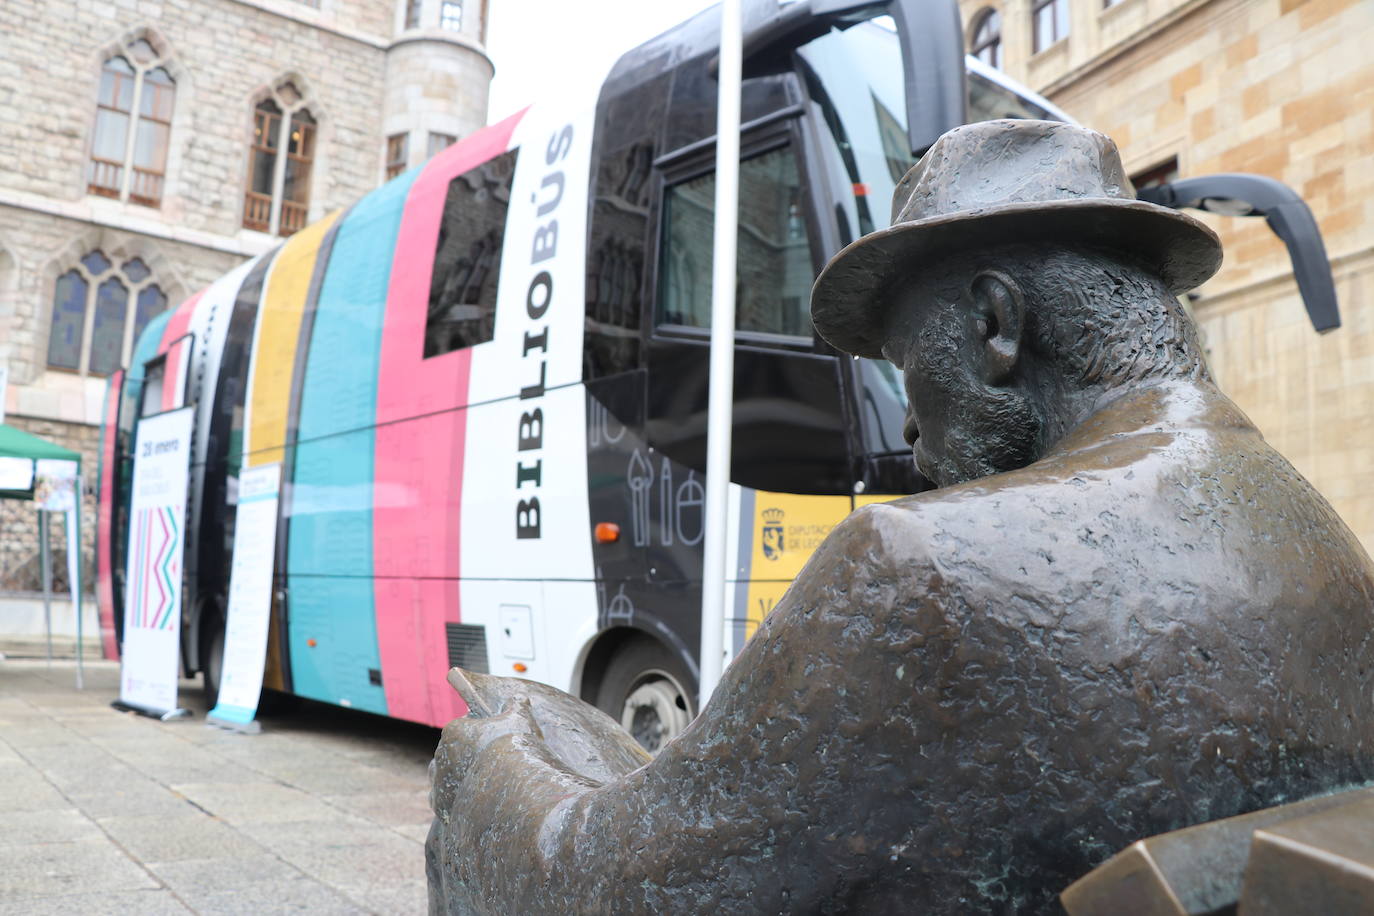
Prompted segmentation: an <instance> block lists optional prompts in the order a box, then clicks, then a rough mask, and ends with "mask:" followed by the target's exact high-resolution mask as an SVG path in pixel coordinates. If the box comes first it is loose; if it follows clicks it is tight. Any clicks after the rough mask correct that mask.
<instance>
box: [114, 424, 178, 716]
mask: <svg viewBox="0 0 1374 916" xmlns="http://www.w3.org/2000/svg"><path fill="white" fill-rule="evenodd" d="M192 419H193V412H192V408H190V407H182V408H180V409H178V410H171V411H167V412H166V413H160V414H156V415H154V416H151V417H144V418H143V419H141V420H139V421H138V427H137V430H136V432H135V436H134V468H133V481H132V488H131V490H130V500H129V549H128V559H127V565H126V567H125V568H126V569H127V581H126V583H125V599H124V645H123V648H122V650H121V653H120V665H119V700H118V701H117V702H116V703H115V704H114V705H115V708H117V709H129V710H132V711H133V712H137V713H139V714H140V715H145V716H151V717H152V718H155V719H161V720H163V721H167V720H169V719H177V718H182V717H183V716H188V715H190V712H189V711H188V710H185V709H182V708H180V705H179V704H178V703H177V680H178V677H177V675H178V669H179V668H180V666H181V602H182V592H183V583H182V565H181V562H182V553H183V549H184V547H185V532H186V483H187V476H188V471H189V460H188V459H189V457H190V455H189V453H190V450H191V422H192Z"/></svg>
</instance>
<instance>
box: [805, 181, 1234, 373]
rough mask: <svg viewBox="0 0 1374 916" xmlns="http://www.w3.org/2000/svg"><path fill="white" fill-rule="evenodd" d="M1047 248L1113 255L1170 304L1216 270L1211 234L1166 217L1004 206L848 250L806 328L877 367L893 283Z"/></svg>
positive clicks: (1135, 208)
mask: <svg viewBox="0 0 1374 916" xmlns="http://www.w3.org/2000/svg"><path fill="white" fill-rule="evenodd" d="M1046 239H1052V240H1054V241H1055V242H1062V243H1065V244H1075V243H1077V244H1084V245H1090V246H1092V247H1095V248H1108V249H1114V250H1117V251H1120V252H1122V253H1123V254H1126V255H1128V256H1130V257H1133V258H1135V259H1136V260H1138V261H1140V262H1142V263H1144V264H1145V265H1146V266H1148V267H1150V268H1152V269H1154V270H1155V271H1157V272H1158V273H1159V275H1160V277H1161V278H1162V279H1163V281H1164V284H1165V286H1167V287H1168V289H1169V291H1170V292H1172V293H1174V294H1175V295H1178V294H1180V293H1184V292H1187V291H1188V290H1190V289H1193V288H1194V287H1197V286H1200V285H1201V284H1202V283H1203V282H1204V281H1206V280H1207V278H1209V277H1211V276H1212V274H1214V273H1216V272H1217V268H1219V267H1220V266H1221V240H1220V239H1218V238H1217V235H1216V233H1215V232H1213V231H1212V230H1211V229H1209V228H1208V227H1207V226H1205V225H1203V224H1202V223H1200V222H1198V221H1197V220H1195V219H1193V218H1192V217H1190V216H1187V215H1185V214H1183V213H1179V212H1178V211H1177V210H1170V209H1169V208H1167V207H1161V206H1158V205H1156V204H1151V203H1146V202H1145V201H1141V200H1126V199H1119V200H1118V199H1114V198H1088V199H1080V200H1058V201H1048V202H1028V203H1015V204H1006V205H1004V206H1001V207H995V208H989V209H984V210H966V211H962V212H959V213H954V214H950V215H948V216H937V217H931V218H929V219H924V220H913V221H911V222H905V223H898V224H897V225H895V226H892V227H891V228H888V229H880V230H879V231H877V232H872V233H870V234H868V235H866V236H864V237H863V238H861V239H859V240H858V241H856V242H854V243H852V244H850V245H848V246H846V247H845V248H844V249H843V250H841V251H840V252H839V253H838V254H837V255H835V256H834V257H833V258H831V259H830V263H828V264H826V266H825V269H824V270H822V271H821V275H820V276H819V277H817V278H816V283H815V285H814V286H813V287H812V288H811V320H812V322H813V323H814V324H815V326H816V330H817V331H818V332H819V333H820V335H821V336H822V337H824V338H825V339H826V340H827V341H829V342H830V343H831V344H832V345H834V346H835V347H837V348H838V349H840V350H843V351H845V352H847V353H853V354H855V355H857V356H868V357H872V358H874V359H878V358H881V357H882V345H883V338H884V334H885V331H886V328H887V318H888V316H887V310H888V308H889V306H890V299H891V297H890V295H889V293H890V291H891V289H892V286H893V284H894V283H896V282H897V281H900V280H908V279H912V278H914V277H916V276H917V275H919V274H920V273H921V272H923V271H926V270H930V269H936V268H938V262H937V261H938V259H939V258H940V257H943V256H948V255H951V254H955V253H963V252H970V251H979V250H983V249H987V248H988V247H990V246H993V245H1002V244H1008V243H1014V242H1034V241H1040V240H1046Z"/></svg>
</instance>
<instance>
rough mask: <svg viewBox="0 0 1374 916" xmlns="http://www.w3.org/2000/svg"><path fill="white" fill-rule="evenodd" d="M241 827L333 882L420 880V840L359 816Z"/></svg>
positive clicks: (285, 858) (371, 884)
mask: <svg viewBox="0 0 1374 916" xmlns="http://www.w3.org/2000/svg"><path fill="white" fill-rule="evenodd" d="M246 830H247V831H248V832H251V835H252V836H253V837H254V838H255V839H257V840H258V841H259V842H261V843H262V844H263V845H264V846H266V847H268V848H269V849H271V850H272V851H273V852H274V853H276V854H277V855H278V856H280V857H281V859H282V860H283V861H286V862H289V863H291V864H292V865H293V866H295V867H296V868H299V869H300V870H301V871H302V872H304V873H305V874H308V875H310V876H311V877H313V878H317V879H319V880H320V881H323V882H325V883H326V884H329V885H332V886H335V887H341V886H343V885H348V886H350V887H390V886H394V885H397V884H419V885H421V886H423V884H424V881H425V859H424V847H423V845H422V844H421V843H418V842H416V841H415V840H412V839H409V838H406V837H403V836H400V835H398V834H395V833H393V832H391V831H389V830H379V829H377V827H376V826H374V825H372V824H369V823H367V822H365V821H353V820H350V821H343V820H341V821H337V822H332V823H331V822H318V821H315V822H302V823H279V824H270V825H268V824H260V825H255V826H253V827H251V828H246Z"/></svg>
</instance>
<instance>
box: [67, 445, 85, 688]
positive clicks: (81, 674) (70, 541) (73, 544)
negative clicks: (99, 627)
mask: <svg viewBox="0 0 1374 916" xmlns="http://www.w3.org/2000/svg"><path fill="white" fill-rule="evenodd" d="M72 489H73V490H74V491H75V492H74V493H73V495H72V498H73V499H74V500H75V501H76V504H75V505H74V506H73V507H72V510H71V511H70V512H68V513H67V519H66V526H67V527H68V528H69V529H70V528H72V526H73V525H75V532H74V534H73V533H71V532H69V533H68V535H67V578H68V579H70V580H71V581H70V582H69V583H68V587H69V588H70V590H71V593H72V603H73V604H75V605H76V689H77V690H84V689H86V672H85V668H84V657H83V653H84V649H83V647H82V644H81V640H82V639H83V638H84V634H83V633H82V626H81V614H82V610H83V609H82V607H81V592H82V582H81V471H80V466H79V465H78V469H77V473H76V483H75V484H74V485H73V487H72ZM73 555H75V557H76V560H75V561H73V560H72V556H73Z"/></svg>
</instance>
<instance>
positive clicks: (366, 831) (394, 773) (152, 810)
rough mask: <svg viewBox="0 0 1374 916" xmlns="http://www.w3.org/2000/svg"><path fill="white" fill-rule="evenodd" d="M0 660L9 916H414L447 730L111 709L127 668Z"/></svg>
mask: <svg viewBox="0 0 1374 916" xmlns="http://www.w3.org/2000/svg"><path fill="white" fill-rule="evenodd" d="M75 674H76V668H75V664H74V663H72V662H65V661H64V662H57V661H54V662H53V663H52V666H51V668H49V667H48V666H47V664H46V663H44V662H43V661H41V660H36V661H35V660H27V659H24V660H14V659H10V660H4V661H0V914H11V913H14V914H18V913H23V914H34V913H82V914H96V913H120V914H124V913H132V914H144V913H148V914H162V913H188V912H191V913H252V914H268V913H422V912H424V910H425V879H424V847H423V843H424V838H425V833H426V831H427V830H428V829H429V818H430V814H429V810H428V807H427V793H428V782H427V779H426V766H427V764H428V762H429V758H430V755H431V754H432V752H433V749H434V745H435V743H436V741H437V740H438V731H437V730H436V729H432V728H425V727H422V726H418V725H410V724H407V723H401V722H394V721H391V720H387V719H382V718H379V717H375V716H370V715H367V714H365V713H357V712H352V711H350V710H345V709H337V708H334V707H330V706H322V705H316V704H312V703H301V704H299V705H298V706H296V707H295V708H293V709H291V710H290V711H289V712H282V713H279V714H276V715H272V716H266V717H264V718H263V732H262V734H260V735H241V734H237V733H233V732H226V731H222V730H220V729H217V728H213V727H210V726H207V725H206V724H205V702H204V696H203V694H202V693H201V690H200V686H199V683H198V682H191V681H183V682H182V685H181V696H180V701H181V704H182V705H183V706H185V707H187V708H189V709H191V710H192V711H193V712H194V713H195V718H193V719H189V720H179V721H174V722H158V721H156V720H153V719H148V718H145V717H142V716H137V715H134V714H132V713H122V712H118V711H116V710H114V709H112V708H111V707H110V705H109V704H110V701H111V700H112V699H115V697H116V696H117V695H118V692H119V691H118V683H119V668H118V666H117V665H115V664H113V663H111V662H93V663H92V662H88V663H87V664H86V687H85V689H84V690H80V691H78V690H77V689H76V688H75Z"/></svg>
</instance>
